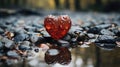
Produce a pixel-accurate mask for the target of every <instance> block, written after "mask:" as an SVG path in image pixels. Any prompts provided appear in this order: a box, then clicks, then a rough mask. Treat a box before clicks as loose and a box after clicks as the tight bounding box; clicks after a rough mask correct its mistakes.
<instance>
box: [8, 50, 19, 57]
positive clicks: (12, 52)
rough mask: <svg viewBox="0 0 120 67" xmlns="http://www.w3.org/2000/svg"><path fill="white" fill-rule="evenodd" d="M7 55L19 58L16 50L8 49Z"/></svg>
mask: <svg viewBox="0 0 120 67" xmlns="http://www.w3.org/2000/svg"><path fill="white" fill-rule="evenodd" d="M7 56H9V57H13V58H19V57H20V56H19V55H18V54H17V53H16V51H8V52H7Z"/></svg>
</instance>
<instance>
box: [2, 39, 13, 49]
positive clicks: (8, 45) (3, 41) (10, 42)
mask: <svg viewBox="0 0 120 67" xmlns="http://www.w3.org/2000/svg"><path fill="white" fill-rule="evenodd" d="M2 43H3V44H4V46H5V47H7V48H12V46H13V45H14V44H13V43H14V42H13V41H12V40H9V39H8V38H3V39H2Z"/></svg>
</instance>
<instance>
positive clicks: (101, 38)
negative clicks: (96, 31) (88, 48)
mask: <svg viewBox="0 0 120 67" xmlns="http://www.w3.org/2000/svg"><path fill="white" fill-rule="evenodd" d="M95 43H115V39H114V37H113V36H110V35H101V36H99V37H98V38H97V39H96V41H95Z"/></svg>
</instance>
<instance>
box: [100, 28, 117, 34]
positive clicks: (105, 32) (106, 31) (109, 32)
mask: <svg viewBox="0 0 120 67" xmlns="http://www.w3.org/2000/svg"><path fill="white" fill-rule="evenodd" d="M100 34H101V35H115V34H114V33H113V32H111V31H109V30H107V29H102V30H101V31H100Z"/></svg>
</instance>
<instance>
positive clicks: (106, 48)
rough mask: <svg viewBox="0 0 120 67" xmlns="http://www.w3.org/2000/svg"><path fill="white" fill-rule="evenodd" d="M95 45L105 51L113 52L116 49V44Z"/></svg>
mask: <svg viewBox="0 0 120 67" xmlns="http://www.w3.org/2000/svg"><path fill="white" fill-rule="evenodd" d="M95 45H96V46H98V47H100V48H101V49H103V50H113V49H115V47H116V45H115V44H108V43H96V44H95Z"/></svg>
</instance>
